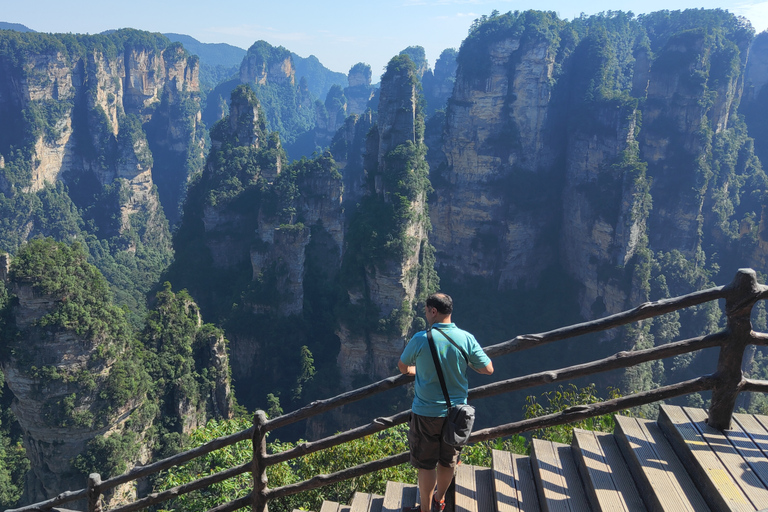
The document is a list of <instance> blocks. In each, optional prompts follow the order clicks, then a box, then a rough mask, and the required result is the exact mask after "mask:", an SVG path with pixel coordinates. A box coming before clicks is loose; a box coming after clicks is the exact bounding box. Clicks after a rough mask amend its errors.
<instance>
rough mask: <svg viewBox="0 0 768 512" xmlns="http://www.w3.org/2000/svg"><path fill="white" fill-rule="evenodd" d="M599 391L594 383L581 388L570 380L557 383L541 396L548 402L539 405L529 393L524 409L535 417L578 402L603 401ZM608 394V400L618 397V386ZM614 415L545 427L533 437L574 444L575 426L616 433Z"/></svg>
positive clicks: (561, 409) (582, 403)
mask: <svg viewBox="0 0 768 512" xmlns="http://www.w3.org/2000/svg"><path fill="white" fill-rule="evenodd" d="M596 392H597V389H596V386H595V385H594V384H589V385H587V386H586V387H583V388H579V387H578V386H576V384H573V383H571V384H568V386H565V387H564V386H558V388H557V389H555V390H552V391H547V392H545V393H544V394H543V395H542V396H543V397H544V399H545V400H546V401H547V404H546V405H542V404H540V403H539V402H538V401H537V400H536V397H535V396H529V397H528V399H527V402H528V404H527V406H526V408H525V417H526V418H536V417H539V416H546V415H548V414H555V413H558V412H561V411H564V410H566V409H568V408H569V407H574V406H576V405H589V404H596V403H599V402H603V401H604V399H603V398H600V397H599V396H597V395H596ZM608 395H609V399H613V398H619V397H620V396H621V393H620V392H619V390H618V389H615V388H608ZM613 417H614V415H613V414H605V415H602V416H596V417H594V418H587V419H585V420H581V421H577V422H574V423H567V424H565V425H557V426H554V427H547V428H545V429H541V430H536V431H534V433H533V437H536V438H538V439H546V440H547V441H555V442H557V443H565V444H571V440H572V439H573V429H574V428H580V429H584V430H595V431H598V432H613V428H614V426H615V425H614V419H613Z"/></svg>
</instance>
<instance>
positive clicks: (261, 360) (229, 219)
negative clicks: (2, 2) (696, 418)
mask: <svg viewBox="0 0 768 512" xmlns="http://www.w3.org/2000/svg"><path fill="white" fill-rule="evenodd" d="M414 39H418V37H417V35H416V36H414ZM765 69H768V34H766V33H762V34H758V35H755V32H754V29H753V28H752V27H751V26H750V24H749V22H747V21H746V20H744V19H742V18H738V17H736V16H733V15H732V14H730V13H728V12H727V11H723V10H703V9H701V10H686V11H659V12H655V13H651V14H647V15H641V16H635V15H633V14H631V13H624V12H607V13H602V14H599V15H595V16H584V15H583V16H581V17H579V18H576V19H573V20H570V21H569V20H563V19H560V18H559V17H558V16H557V15H556V14H555V13H552V12H542V11H525V12H518V11H516V12H509V13H506V14H501V13H499V12H497V11H494V12H493V13H491V14H490V15H488V16H482V17H481V18H479V19H477V20H476V21H475V22H474V23H473V25H472V27H471V28H470V30H469V34H468V36H467V38H466V39H465V40H464V41H463V43H462V45H461V47H460V48H459V49H446V50H445V51H444V52H443V53H442V54H441V56H440V58H439V59H438V60H437V61H436V62H435V65H434V69H432V68H431V67H430V65H429V62H428V61H427V59H426V57H425V53H424V49H423V48H422V47H420V46H409V47H408V48H405V49H404V50H403V51H402V52H401V53H400V54H399V55H396V56H393V57H392V59H391V61H390V62H389V64H388V66H387V68H386V70H385V72H384V74H383V75H382V76H381V77H380V79H379V81H378V84H377V85H373V80H372V71H371V68H370V66H369V65H367V64H365V63H358V64H356V65H355V66H353V67H352V68H351V69H350V70H349V73H348V74H347V75H343V74H340V73H334V72H331V71H330V70H327V69H326V68H324V67H323V66H322V64H321V63H320V62H319V61H317V59H316V58H314V57H309V58H306V59H304V58H301V57H299V56H297V55H295V54H293V53H292V52H290V50H289V49H287V48H284V47H280V46H277V47H276V46H272V45H271V44H269V43H268V42H266V41H256V42H254V44H253V45H252V46H251V47H250V48H249V49H248V50H247V51H243V50H241V51H239V52H237V51H235V52H233V51H232V49H231V48H225V47H222V46H215V47H214V45H203V44H201V43H199V42H198V41H195V40H194V39H192V38H189V37H188V36H183V35H179V34H167V35H161V34H152V33H147V32H142V31H138V30H132V29H122V30H117V31H111V32H109V33H105V34H100V35H88V36H86V35H73V34H66V35H52V34H38V33H34V32H18V31H14V30H0V119H2V121H3V122H2V123H0V368H2V372H0V506H4V507H5V506H7V507H10V506H14V505H15V504H18V503H21V502H28V503H31V502H34V501H37V500H42V499H46V498H49V497H51V496H53V495H55V494H58V493H59V492H61V491H63V490H65V489H68V488H72V489H74V488H79V487H81V485H82V481H84V478H85V475H87V474H88V473H89V472H91V471H93V470H98V471H99V472H100V473H101V475H102V477H103V478H105V477H108V476H110V475H115V474H118V473H120V472H123V471H125V470H126V469H128V468H130V467H133V466H134V465H136V464H142V463H146V462H148V461H150V460H152V459H157V458H160V457H163V456H167V455H169V454H172V453H175V452H177V451H179V450H181V449H184V448H187V447H190V446H194V445H195V444H196V443H198V444H199V443H201V442H204V440H205V439H209V438H210V437H215V436H216V435H222V434H223V433H226V432H231V431H233V430H234V429H237V428H240V427H242V421H243V419H242V418H244V417H245V418H247V417H248V414H249V413H252V412H253V411H254V410H255V409H263V410H265V411H268V413H269V415H270V416H274V415H279V414H282V413H283V412H287V411H290V410H294V409H296V408H299V407H301V406H302V405H305V404H307V403H309V402H310V401H312V400H316V399H319V398H327V397H330V396H333V395H334V394H337V393H339V392H342V391H344V390H348V389H351V388H354V387H358V386H360V385H363V384H367V383H370V382H373V381H376V380H379V379H381V378H385V377H388V376H390V375H392V374H394V373H395V371H396V362H397V359H398V357H399V354H400V352H401V351H402V349H403V347H404V344H405V343H406V342H407V340H408V339H409V338H410V336H411V335H412V334H413V333H414V332H416V331H418V330H421V329H423V328H424V326H425V320H424V319H423V318H422V317H421V315H420V314H419V313H420V312H421V311H422V310H423V305H424V300H425V298H426V296H427V295H428V294H429V293H431V292H433V291H436V290H443V291H445V292H447V293H449V294H451V295H452V296H453V297H454V300H455V304H456V312H455V316H454V319H455V321H456V322H457V324H458V325H459V326H461V327H462V328H465V329H467V330H469V331H471V332H473V333H474V334H475V335H476V337H477V338H478V339H479V340H480V342H481V344H482V345H484V346H487V345H491V344H495V343H499V342H501V341H505V340H507V339H511V338H513V337H514V336H516V335H519V334H524V333H535V332H542V331H545V330H549V329H553V328H556V327H559V326H563V325H567V324H570V323H575V322H579V321H583V320H588V319H593V318H599V317H601V316H605V315H608V314H613V313H617V312H619V311H622V310H625V309H629V308H631V307H634V306H636V305H637V304H639V303H641V302H644V301H647V300H657V299H661V298H665V297H671V296H675V295H680V294H685V293H689V292H692V291H694V290H699V289H704V288H708V287H711V286H714V285H719V284H726V283H728V282H730V281H731V279H732V278H733V275H734V274H735V272H736V269H738V268H740V267H752V268H755V269H756V270H757V271H758V274H759V279H760V281H761V282H764V281H765V274H763V272H764V269H765V263H766V262H767V261H768V235H766V232H765V222H766V219H765V218H764V216H765V205H766V202H767V200H768V197H766V193H768V176H766V174H765V172H764V170H763V168H762V164H761V161H764V159H765V158H768V125H766V122H765V118H766V116H765V115H763V114H764V112H765V111H766V108H768V88H766V87H765V85H766V84H768V73H766V72H765V71H764V70H765ZM377 78H379V77H377ZM723 322H724V319H723V315H722V313H721V311H720V309H719V308H718V306H717V305H716V304H710V305H704V306H700V307H695V308H691V309H689V310H686V311H685V312H681V313H672V314H668V315H665V316H663V317H659V318H657V319H654V320H649V321H645V322H642V323H639V324H636V325H632V326H628V327H626V328H625V329H623V330H622V331H621V332H619V333H614V334H612V335H609V336H608V335H605V336H592V337H585V339H578V340H574V341H573V342H570V343H566V344H564V345H560V346H558V347H557V349H551V348H541V349H536V350H533V351H529V352H526V353H524V354H516V355H514V356H505V357H503V358H501V359H500V360H499V361H495V362H494V365H495V366H496V368H497V374H496V375H495V376H494V378H497V379H504V378H509V377H512V376H517V375H521V374H524V373H529V372H531V371H535V370H539V369H541V370H543V369H553V368H558V367H561V366H566V365H569V364H573V363H574V362H577V361H586V360H591V359H595V358H596V357H598V356H601V355H607V354H610V353H614V352H616V351H618V350H631V349H642V348H648V347H652V346H657V345H660V344H665V343H669V342H670V341H673V340H678V339H683V338H687V337H692V336H697V335H700V334H702V333H710V332H713V331H715V330H717V329H719V328H720V327H722V325H723ZM754 324H755V328H756V329H766V327H767V326H766V314H765V309H764V307H762V306H760V307H759V308H758V311H757V314H756V317H755V318H754ZM714 357H715V356H714V353H708V352H706V351H704V352H703V353H697V354H691V355H686V356H680V357H677V358H674V359H672V360H669V361H663V362H657V363H648V364H645V365H641V366H638V367H635V368H632V369H630V370H628V371H627V372H624V373H622V374H612V375H609V376H605V377H598V379H597V381H595V382H587V381H585V382H580V383H578V385H579V386H580V387H581V389H582V391H581V392H574V391H571V395H568V394H567V393H566V394H565V395H563V396H566V397H568V400H573V401H578V400H588V399H591V398H594V395H603V396H607V395H609V394H613V395H615V394H627V393H632V392H637V391H641V390H648V389H653V388H654V387H658V386H660V385H663V384H665V383H671V382H676V381H680V380H684V379H688V378H691V377H692V376H698V375H701V374H703V373H709V372H711V371H712V370H713V368H714ZM766 358H768V354H765V353H763V352H762V351H761V350H758V351H755V352H754V353H752V354H750V358H749V360H748V361H745V371H746V372H747V373H749V374H750V375H752V376H755V377H761V378H765V374H766V372H767V371H768V370H766V365H765V361H766ZM474 382H480V380H479V379H478V380H476V381H474ZM483 382H484V383H485V382H487V380H485V381H483ZM470 384H472V382H471V383H470ZM585 390H586V391H585ZM546 391H548V390H542V391H536V393H541V392H546ZM579 393H581V394H579ZM547 396H549V398H550V399H552V397H553V396H554V395H551V396H550V395H547ZM707 400H708V396H706V395H701V396H699V395H695V396H692V397H688V398H686V399H684V400H683V401H682V402H680V403H683V404H689V405H697V406H702V405H704V404H705V403H706V401H707ZM409 402H410V398H409V397H408V395H407V391H406V390H403V391H401V392H399V393H391V394H390V395H389V398H387V399H386V400H381V399H379V400H377V402H376V403H367V402H363V403H360V404H357V405H354V406H349V407H346V408H345V409H344V411H343V413H340V414H338V415H335V416H334V417H332V418H324V419H322V420H316V421H313V422H310V423H306V424H299V425H297V426H295V428H292V429H289V430H288V431H286V432H281V436H282V439H280V440H278V439H274V440H272V439H271V440H270V442H272V443H273V448H271V449H274V450H280V449H287V448H288V447H290V446H291V445H292V443H294V442H296V441H297V440H298V439H300V438H309V439H311V438H316V437H318V436H321V435H324V434H328V433H332V432H333V431H335V430H337V429H339V428H342V427H344V426H346V425H349V424H351V423H354V422H356V421H358V420H359V419H361V418H363V419H370V418H372V417H376V416H381V415H384V414H385V413H391V412H395V411H400V410H405V409H408V408H409ZM550 407H557V406H556V405H552V404H551V403H550ZM739 407H741V408H743V409H745V410H753V411H763V412H765V411H766V410H768V402H766V400H765V399H764V398H763V397H762V396H756V395H755V396H744V397H743V399H742V400H741V401H740V403H739ZM478 411H479V412H478V418H479V419H478V422H479V424H480V425H483V426H484V425H485V424H486V423H487V422H489V421H491V416H492V414H491V411H493V416H494V420H495V421H498V422H503V421H512V420H515V419H519V418H521V417H522V416H523V415H535V414H540V413H542V412H545V411H544V410H543V409H542V407H541V406H539V405H537V402H536V400H526V396H524V395H521V396H508V397H502V398H494V399H493V400H492V401H491V400H485V401H481V402H480V403H478ZM636 412H638V413H641V414H645V415H647V416H652V415H654V414H655V411H654V409H653V408H646V409H644V410H642V411H636ZM603 420H605V421H606V422H610V419H603ZM601 421H602V420H601ZM63 429H66V431H67V432H69V434H68V435H67V436H66V438H67V439H66V442H64V441H62V440H61V439H60V438H59V437H60V436H59V433H60V432H62V431H63ZM561 434H562V433H558V434H557V435H561ZM390 435H391V437H390V438H389V439H388V440H386V439H385V440H383V441H382V440H379V441H381V445H382V446H379V445H375V443H374V445H375V446H379V447H378V448H376V450H381V452H382V453H384V451H385V450H386V449H396V447H398V446H401V444H402V442H403V439H402V432H400V431H396V432H393V433H391V434H390ZM549 435H553V434H551V433H550V434H549ZM57 436H59V437H57ZM379 441H377V442H379ZM398 443H400V444H398ZM509 443H512V444H514V443H518V445H519V444H520V443H524V440H520V439H517V440H510V441H509ZM372 446H373V445H372ZM393 447H395V448H393ZM487 448H488V447H487V446H486V447H478V448H477V449H476V450H477V451H476V452H472V453H471V454H468V457H470V458H471V457H477V458H478V460H481V459H482V457H485V456H486V451H487ZM350 449H353V447H350ZM483 450H485V451H483ZM240 455H241V454H238V453H234V454H232V457H234V458H233V459H227V461H212V462H211V464H212V465H213V464H225V463H232V462H233V461H234V460H236V459H237V457H239V456H240ZM330 457H331V458H334V457H335V458H336V460H335V461H333V460H323V461H321V460H314V461H307V467H306V468H305V467H300V468H287V467H286V468H283V467H280V468H278V469H276V470H275V471H283V473H279V474H278V473H276V474H275V475H273V476H271V477H270V478H275V479H277V480H279V481H284V482H291V481H296V480H297V479H298V476H297V475H299V474H303V473H301V472H302V471H303V472H306V471H311V470H312V468H315V469H316V468H317V467H323V468H325V467H330V466H331V465H332V463H334V462H339V461H342V460H345V457H346V458H349V455H348V454H345V453H343V452H339V453H336V454H333V455H331V456H330ZM52 461H55V462H52ZM313 464H314V466H313ZM195 471H196V469H195V468H193V467H188V468H186V469H183V470H179V472H178V473H177V474H174V475H170V476H169V477H168V478H167V479H166V480H165V481H164V482H155V484H156V485H157V486H160V487H162V486H170V485H174V484H173V482H174V481H177V480H174V479H176V478H179V479H183V478H185V477H184V472H187V473H190V472H191V473H190V474H193V473H194V472H195ZM398 471H399V470H398ZM305 476H306V475H305ZM403 477H404V478H411V477H412V475H411V476H408V475H405V476H403ZM371 485H375V482H373V483H371ZM148 491H149V488H143V489H123V490H121V491H120V492H122V493H126V494H131V493H133V494H136V493H146V492H148ZM333 492H335V493H337V494H339V495H342V494H344V493H347V492H351V491H349V489H341V488H339V489H336V490H335V491H333ZM318 496H319V495H317V496H314V497H311V498H304V499H305V501H301V502H295V503H294V502H290V503H288V502H286V503H284V504H282V505H280V506H281V507H282V506H284V507H285V509H286V510H292V509H293V508H296V507H298V506H317V505H316V503H317V500H318V499H319V498H318ZM108 498H109V499H118V497H117V493H116V495H115V496H110V497H108ZM313 500H314V501H313ZM210 505H211V503H210V502H208V501H204V500H202V499H200V500H199V501H198V502H196V503H195V504H190V503H189V502H179V503H177V504H176V505H175V506H176V507H177V509H178V510H194V509H197V508H198V507H199V508H200V509H201V510H205V509H207V508H209V506H210Z"/></svg>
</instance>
